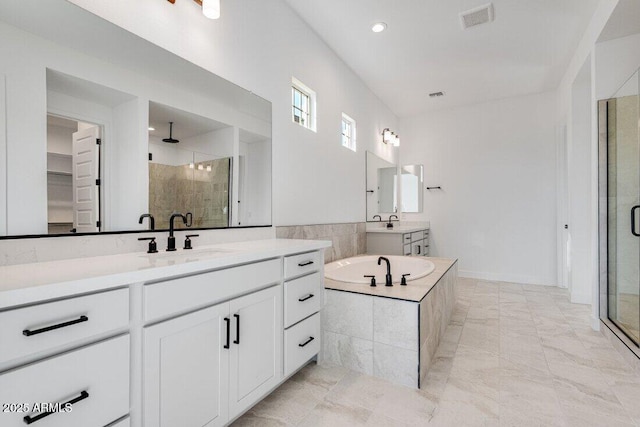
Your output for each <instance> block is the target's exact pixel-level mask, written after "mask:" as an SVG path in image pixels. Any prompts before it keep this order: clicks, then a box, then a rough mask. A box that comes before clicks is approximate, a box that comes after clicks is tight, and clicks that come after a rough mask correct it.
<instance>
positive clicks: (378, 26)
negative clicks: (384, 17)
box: [371, 22, 387, 33]
mask: <svg viewBox="0 0 640 427" xmlns="http://www.w3.org/2000/svg"><path fill="white" fill-rule="evenodd" d="M386 29H387V24H385V23H384V22H376V23H375V24H373V25H372V26H371V31H373V32H374V33H381V32H383V31H384V30H386Z"/></svg>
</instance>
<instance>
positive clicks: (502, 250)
mask: <svg viewBox="0 0 640 427" xmlns="http://www.w3.org/2000/svg"><path fill="white" fill-rule="evenodd" d="M554 112H555V109H554V94H552V93H545V94H539V95H530V96H524V97H517V98H508V99H503V100H499V101H492V102H488V103H484V104H479V105H473V106H468V107H462V108H457V109H453V110H447V111H440V112H431V113H428V114H426V115H420V116H416V117H411V118H407V119H402V120H401V123H400V131H401V135H402V146H401V152H400V157H401V164H424V167H425V169H424V176H425V183H424V184H425V186H442V190H431V191H428V190H426V189H424V190H423V191H425V193H424V211H423V213H421V214H404V215H403V217H404V218H405V219H409V220H429V221H431V234H430V249H431V252H430V253H431V254H433V255H435V256H445V257H454V258H458V259H459V262H460V274H461V275H462V276H467V277H477V278H485V279H490V280H500V281H513V282H518V283H534V284H544V285H553V284H556V234H555V227H554V225H555V221H556V185H555V168H556V165H555V158H556V157H555V156H556V153H555V145H554V118H555V117H554Z"/></svg>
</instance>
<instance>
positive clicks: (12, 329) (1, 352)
mask: <svg viewBox="0 0 640 427" xmlns="http://www.w3.org/2000/svg"><path fill="white" fill-rule="evenodd" d="M128 325H129V289H118V290H115V291H109V292H103V293H99V294H93V295H87V296H83V297H77V298H70V299H66V300H62V301H55V302H50V303H45V304H38V305H33V306H29V307H24V308H17V309H14V310H8V311H4V312H1V313H0V343H2V345H0V363H4V362H7V361H10V360H13V359H16V358H19V357H24V356H28V355H31V354H36V353H39V352H42V351H48V350H54V349H56V348H58V347H61V346H65V345H68V344H71V343H73V342H75V341H79V340H82V339H86V338H90V337H92V336H94V335H99V334H103V333H105V332H109V331H113V330H116V329H120V328H125V327H127V326H128Z"/></svg>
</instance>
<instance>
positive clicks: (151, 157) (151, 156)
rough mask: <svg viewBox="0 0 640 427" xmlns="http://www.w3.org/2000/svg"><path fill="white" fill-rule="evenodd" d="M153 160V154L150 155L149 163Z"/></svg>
mask: <svg viewBox="0 0 640 427" xmlns="http://www.w3.org/2000/svg"><path fill="white" fill-rule="evenodd" d="M151 160H153V153H149V161H151Z"/></svg>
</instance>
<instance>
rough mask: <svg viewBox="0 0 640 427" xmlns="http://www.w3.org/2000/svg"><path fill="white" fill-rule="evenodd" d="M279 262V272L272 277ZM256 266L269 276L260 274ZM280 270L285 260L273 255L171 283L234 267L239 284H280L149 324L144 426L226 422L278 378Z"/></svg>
mask: <svg viewBox="0 0 640 427" xmlns="http://www.w3.org/2000/svg"><path fill="white" fill-rule="evenodd" d="M274 263H275V264H276V265H277V266H278V269H277V272H278V274H277V276H272V277H270V278H269V276H268V272H269V271H270V270H271V269H272V268H273V265H274ZM261 264H262V265H261ZM256 268H257V269H259V270H262V271H263V272H265V273H266V274H267V276H264V275H262V276H254V275H253V274H252V273H253V272H254V271H255V270H256ZM281 269H282V261H281V260H270V261H265V262H263V263H258V264H255V265H248V266H242V267H234V268H232V269H229V270H235V271H228V270H227V271H225V270H222V271H218V272H212V273H206V274H204V275H202V276H204V277H200V276H193V277H187V278H183V279H175V280H173V281H172V284H171V285H172V286H173V285H180V282H181V281H183V282H184V283H182V284H183V285H185V286H186V290H189V289H190V287H189V285H190V284H194V283H196V282H200V281H201V280H203V279H204V280H207V279H215V278H220V277H227V276H228V275H229V274H231V275H232V276H233V275H237V277H235V279H236V280H239V281H240V283H238V282H231V283H230V284H234V283H235V284H236V285H237V286H252V285H254V286H255V285H256V284H258V286H259V285H260V284H261V283H263V282H266V283H270V282H273V281H274V279H275V281H276V282H277V284H275V285H274V284H272V285H271V287H268V288H267V289H262V290H259V291H257V292H253V293H249V294H248V295H244V296H241V297H238V298H234V299H231V300H230V301H228V302H224V303H220V304H216V305H214V306H212V307H208V308H205V309H201V310H198V311H196V312H194V313H189V314H185V315H182V316H179V317H176V318H173V319H170V320H166V321H164V322H161V323H158V324H155V325H152V326H149V327H146V328H145V329H144V361H143V366H144V380H143V381H144V387H143V389H144V425H145V426H148V427H156V426H159V427H173V426H184V427H191V426H193V427H200V426H221V425H225V424H226V423H227V422H229V420H231V419H233V418H234V417H236V416H237V415H239V414H241V413H242V412H243V411H245V410H246V409H248V408H249V407H250V406H252V405H253V404H254V403H256V402H257V401H258V400H260V398H262V397H263V396H264V395H265V394H266V393H267V392H269V391H270V390H271V389H272V388H273V387H275V386H276V385H277V384H278V383H279V382H280V380H281V379H282V339H283V338H282V284H281V275H280V274H281V273H280V271H281ZM208 284H209V288H213V289H215V288H216V287H217V286H218V285H221V286H222V285H223V284H221V283H218V282H216V281H215V280H211V281H209V283H208ZM158 285H160V286H162V283H158V284H151V285H148V286H149V289H151V288H152V287H153V286H158ZM183 290H185V288H183ZM163 305H164V303H163ZM149 309H150V310H151V311H152V312H153V311H154V309H153V307H149Z"/></svg>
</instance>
